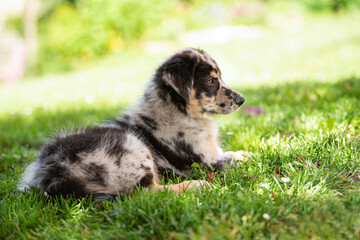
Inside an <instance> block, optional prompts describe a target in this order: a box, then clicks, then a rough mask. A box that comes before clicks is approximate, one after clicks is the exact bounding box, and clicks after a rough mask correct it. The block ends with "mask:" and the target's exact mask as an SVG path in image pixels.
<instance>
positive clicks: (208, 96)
mask: <svg viewBox="0 0 360 240" xmlns="http://www.w3.org/2000/svg"><path fill="white" fill-rule="evenodd" d="M244 101H245V99H244V97H243V96H242V95H241V94H240V93H238V92H236V91H234V90H232V89H231V88H229V87H228V86H227V85H226V84H225V83H224V82H223V80H222V78H221V71H220V69H219V67H218V65H217V63H216V62H215V60H214V59H212V58H211V57H210V56H209V55H208V54H207V53H206V52H204V51H202V50H197V49H184V50H182V51H180V52H178V53H176V54H174V55H173V56H171V57H170V58H169V59H167V60H166V61H165V62H164V63H163V64H162V65H161V66H160V67H159V68H158V69H157V70H156V72H155V75H154V77H153V78H152V80H151V81H150V83H149V84H148V86H147V88H146V91H145V94H144V95H143V97H142V98H141V99H140V100H139V101H138V102H137V103H136V104H135V105H134V106H133V107H131V109H130V110H129V111H127V112H126V113H125V114H124V115H123V116H122V118H119V119H114V120H109V121H107V122H105V123H103V124H101V125H99V126H97V127H92V128H86V129H83V130H80V131H78V132H74V133H68V134H66V135H61V136H59V137H58V138H56V139H55V140H53V141H52V142H51V143H49V144H47V145H46V146H45V147H43V149H42V150H41V151H40V153H39V156H38V159H37V161H35V162H34V163H32V164H31V165H30V166H29V167H28V168H27V169H26V171H25V172H24V174H23V177H22V181H21V183H20V185H19V189H20V190H24V189H26V188H32V187H34V188H39V189H41V190H42V191H44V192H46V193H47V194H49V195H71V194H73V195H75V197H85V196H88V195H92V196H93V198H94V199H99V200H104V199H108V198H113V197H115V196H118V195H123V194H127V193H129V191H130V190H131V189H133V188H134V187H138V186H142V187H144V188H150V187H151V188H150V189H152V190H157V189H160V190H164V189H172V190H175V191H178V192H183V191H185V190H187V189H191V188H197V187H204V186H207V185H208V183H207V182H206V181H186V182H183V183H180V184H176V185H166V186H162V185H160V184H159V183H160V180H159V179H160V178H159V174H162V173H164V172H165V171H173V172H174V173H175V174H177V175H181V176H187V175H188V174H189V173H190V170H191V168H192V167H191V165H192V164H193V163H198V164H200V165H202V166H204V167H206V168H213V169H217V170H222V169H224V168H227V167H234V166H235V165H236V161H237V160H242V158H243V156H242V155H243V154H244V153H245V154H246V152H244V151H238V152H225V153H224V152H223V151H222V150H221V149H220V148H219V145H218V143H217V131H218V130H217V126H216V124H215V123H214V122H213V121H212V119H210V118H208V117H206V116H205V115H206V114H229V113H231V112H234V111H236V110H237V109H238V108H239V107H240V106H241V105H242V104H243V103H244Z"/></svg>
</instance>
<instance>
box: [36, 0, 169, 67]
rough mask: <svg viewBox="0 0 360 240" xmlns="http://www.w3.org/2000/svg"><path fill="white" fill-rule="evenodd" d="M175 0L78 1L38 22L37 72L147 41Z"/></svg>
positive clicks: (67, 4)
mask: <svg viewBox="0 0 360 240" xmlns="http://www.w3.org/2000/svg"><path fill="white" fill-rule="evenodd" d="M175 2H176V1H175V0H170V1H162V0H152V1H143V0H121V1H119V0H107V1H100V0H78V1H76V3H75V4H71V3H69V2H67V1H65V2H62V3H60V4H59V5H57V6H56V8H55V9H54V11H52V12H51V13H50V14H48V15H46V16H45V17H44V18H41V19H40V22H39V30H40V31H39V33H40V52H39V73H43V72H49V71H64V70H69V69H72V68H74V67H76V66H78V65H80V64H83V63H86V62H89V61H92V60H94V59H96V58H98V57H100V56H102V55H104V54H106V53H108V52H114V51H118V50H121V49H123V48H124V47H125V46H127V45H129V44H130V43H131V42H132V41H137V40H140V39H142V38H145V39H146V38H147V35H149V32H150V31H151V30H153V29H154V28H156V27H157V26H158V25H160V23H161V22H162V21H163V20H164V19H165V17H167V16H169V15H170V14H171V9H172V6H173V4H174V3H175Z"/></svg>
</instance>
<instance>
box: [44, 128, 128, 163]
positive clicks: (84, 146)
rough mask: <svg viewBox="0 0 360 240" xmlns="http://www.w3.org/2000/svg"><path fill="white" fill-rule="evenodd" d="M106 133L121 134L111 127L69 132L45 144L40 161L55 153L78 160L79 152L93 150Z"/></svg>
mask: <svg viewBox="0 0 360 240" xmlns="http://www.w3.org/2000/svg"><path fill="white" fill-rule="evenodd" d="M106 133H112V134H123V133H124V131H123V130H120V132H119V131H118V130H116V129H111V128H89V129H85V130H84V131H83V132H81V133H74V134H69V135H67V136H65V137H60V138H57V139H56V140H55V141H54V142H53V143H50V144H48V145H46V146H45V147H44V149H43V151H42V153H41V155H40V157H39V159H40V161H41V160H42V159H46V158H47V157H48V156H51V155H54V154H57V155H59V159H64V160H65V159H67V160H69V161H70V162H72V163H74V162H79V161H80V156H79V154H80V153H90V152H92V151H94V150H95V149H96V148H97V147H98V146H99V144H100V143H101V142H102V137H103V136H104V135H105V134H106Z"/></svg>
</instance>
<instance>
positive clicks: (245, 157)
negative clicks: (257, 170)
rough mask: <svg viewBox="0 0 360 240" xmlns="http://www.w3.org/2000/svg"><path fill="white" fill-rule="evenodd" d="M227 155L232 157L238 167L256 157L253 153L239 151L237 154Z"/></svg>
mask: <svg viewBox="0 0 360 240" xmlns="http://www.w3.org/2000/svg"><path fill="white" fill-rule="evenodd" d="M226 153H227V154H230V155H231V158H232V160H233V161H236V162H237V165H239V164H241V163H243V162H247V161H249V159H250V158H251V157H252V156H254V154H253V153H252V152H247V151H243V150H239V151H236V152H232V151H230V152H226Z"/></svg>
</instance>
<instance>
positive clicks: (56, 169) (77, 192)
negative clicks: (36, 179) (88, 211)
mask: <svg viewBox="0 0 360 240" xmlns="http://www.w3.org/2000/svg"><path fill="white" fill-rule="evenodd" d="M41 186H43V189H42V190H43V191H45V192H47V193H48V194H49V195H50V196H56V195H64V196H66V195H74V196H75V197H85V196H87V195H89V194H90V192H89V191H87V190H86V188H85V184H84V183H83V182H82V181H80V180H79V179H77V178H75V177H70V175H69V174H68V169H67V168H66V167H64V166H62V165H60V164H59V163H54V164H51V165H48V166H47V168H46V171H45V174H44V175H43V176H42V182H41Z"/></svg>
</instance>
